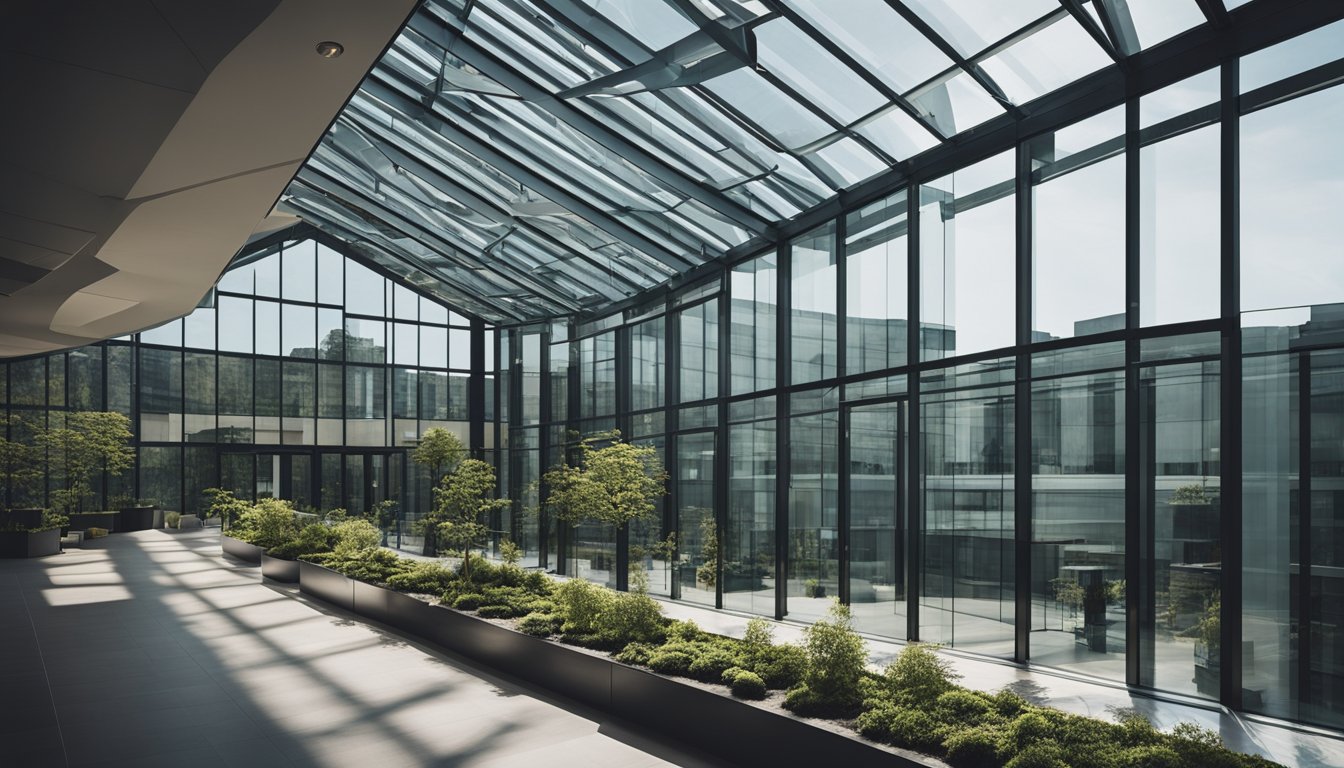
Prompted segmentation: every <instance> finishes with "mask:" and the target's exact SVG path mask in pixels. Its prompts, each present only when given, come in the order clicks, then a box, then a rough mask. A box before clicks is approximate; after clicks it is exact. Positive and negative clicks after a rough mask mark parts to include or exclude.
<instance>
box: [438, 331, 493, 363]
mask: <svg viewBox="0 0 1344 768" xmlns="http://www.w3.org/2000/svg"><path fill="white" fill-rule="evenodd" d="M486 338H487V339H488V338H489V336H487V337H486ZM490 353H491V350H490V348H489V347H486V355H485V369H486V370H487V371H488V370H490V369H491V368H492V367H493V365H492V361H491V354H490ZM448 367H449V368H456V369H458V370H460V371H469V370H471V332H470V331H467V330H464V329H461V328H449V329H448Z"/></svg>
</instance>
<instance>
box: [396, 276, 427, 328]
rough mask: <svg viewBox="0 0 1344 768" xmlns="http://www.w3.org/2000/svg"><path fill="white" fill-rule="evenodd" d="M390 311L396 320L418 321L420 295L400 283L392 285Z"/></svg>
mask: <svg viewBox="0 0 1344 768" xmlns="http://www.w3.org/2000/svg"><path fill="white" fill-rule="evenodd" d="M392 310H393V313H394V316H395V317H396V318H397V319H398V320H418V319H419V318H420V295H419V294H417V293H416V292H415V291H412V290H411V289H410V288H407V287H406V286H404V285H402V284H400V283H393V284H392Z"/></svg>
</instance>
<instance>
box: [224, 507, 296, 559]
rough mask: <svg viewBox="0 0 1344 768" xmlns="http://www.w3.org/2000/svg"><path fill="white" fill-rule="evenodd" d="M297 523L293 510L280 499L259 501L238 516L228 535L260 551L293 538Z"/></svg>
mask: <svg viewBox="0 0 1344 768" xmlns="http://www.w3.org/2000/svg"><path fill="white" fill-rule="evenodd" d="M298 530H299V521H298V519H297V518H295V517H294V508H293V507H291V506H290V505H289V502H287V501H284V500H282V499H260V500H258V501H257V503H256V504H253V505H252V506H251V507H249V508H248V509H246V510H245V511H243V512H242V513H241V514H239V516H238V522H237V523H236V524H235V525H234V526H233V527H232V528H230V529H229V535H230V536H233V537H234V538H237V539H242V540H243V541H247V542H250V543H252V544H256V545H257V546H259V547H261V548H262V549H270V548H271V547H276V546H279V545H281V544H283V543H285V542H286V541H288V540H290V539H291V538H293V537H294V535H295V534H297V533H298Z"/></svg>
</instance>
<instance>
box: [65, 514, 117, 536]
mask: <svg viewBox="0 0 1344 768" xmlns="http://www.w3.org/2000/svg"><path fill="white" fill-rule="evenodd" d="M119 517H121V513H120V512H77V513H75V514H73V515H71V516H70V525H69V526H67V527H68V528H69V529H70V530H72V531H87V530H88V529H90V528H102V529H104V530H106V531H107V532H108V533H117V532H118V531H120V530H121V529H120V528H119V527H118V526H117V518H119Z"/></svg>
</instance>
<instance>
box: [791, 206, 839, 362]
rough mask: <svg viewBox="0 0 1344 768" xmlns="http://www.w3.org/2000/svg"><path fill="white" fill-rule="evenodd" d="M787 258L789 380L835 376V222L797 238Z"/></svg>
mask: <svg viewBox="0 0 1344 768" xmlns="http://www.w3.org/2000/svg"><path fill="white" fill-rule="evenodd" d="M790 258H791V259H792V262H791V263H792V266H793V274H792V287H791V289H790V298H791V301H792V303H791V304H790V311H789V314H790V323H791V326H792V330H793V338H792V344H791V345H790V347H789V349H790V350H792V355H793V378H792V379H791V381H792V383H794V384H803V383H806V382H809V381H817V380H818V379H823V378H830V377H832V376H834V375H835V350H836V344H835V322H836V320H835V315H836V306H835V301H836V288H835V284H836V268H835V224H834V223H833V222H832V223H830V224H827V225H826V226H824V227H820V228H818V229H816V230H813V231H812V232H809V233H807V234H806V235H803V236H802V237H799V238H796V239H795V240H794V241H793V242H792V243H790Z"/></svg>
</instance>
